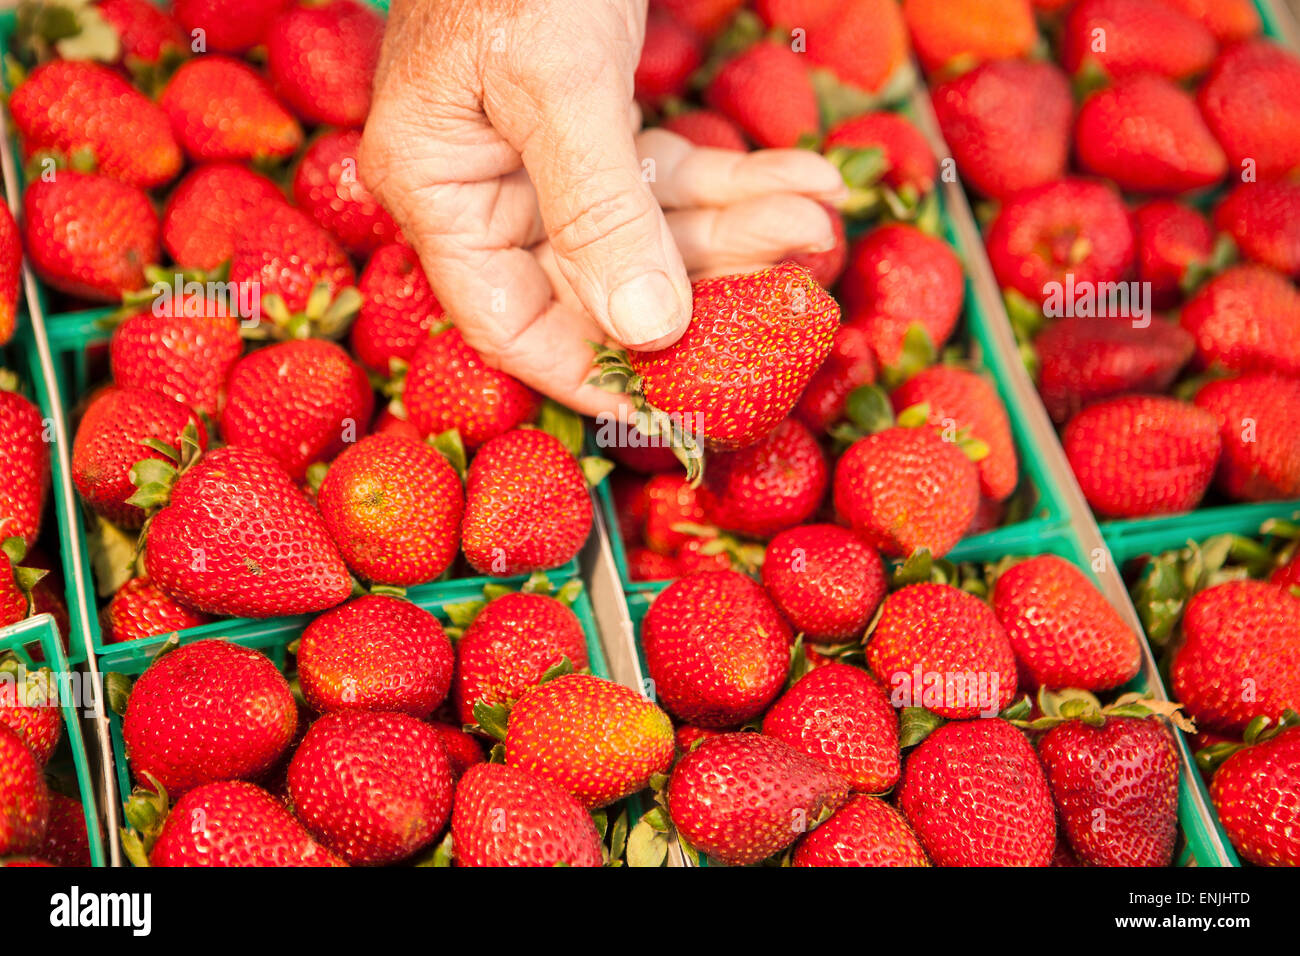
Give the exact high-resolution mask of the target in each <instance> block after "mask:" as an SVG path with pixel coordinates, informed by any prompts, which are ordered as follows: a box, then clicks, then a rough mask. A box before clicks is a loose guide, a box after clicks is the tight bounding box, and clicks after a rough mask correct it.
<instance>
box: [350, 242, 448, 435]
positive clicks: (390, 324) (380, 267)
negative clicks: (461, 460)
mask: <svg viewBox="0 0 1300 956" xmlns="http://www.w3.org/2000/svg"><path fill="white" fill-rule="evenodd" d="M357 290H358V291H359V292H360V293H361V298H362V302H361V310H360V311H359V312H358V313H357V317H356V320H355V321H354V322H353V323H352V333H351V335H352V338H351V341H352V351H353V353H354V354H355V355H356V357H357V361H359V362H360V363H361V364H362V365H363V366H364V367H365V368H366V369H367V370H368V371H371V372H374V373H376V374H377V375H390V374H392V371H393V368H392V364H391V363H392V361H393V359H400V360H401V361H403V362H409V361H410V359H411V356H412V355H414V354H415V350H416V349H417V348H419V347H420V344H421V343H422V342H424V340H425V339H427V338H428V337H429V332H430V331H431V330H432V329H433V327H434V325H435V324H437V322H438V320H439V319H441V318H442V314H443V313H442V306H441V305H440V304H439V303H438V300H437V298H436V297H435V296H434V294H433V289H431V288H430V287H429V280H428V279H427V278H425V275H424V269H423V268H422V267H421V266H420V260H419V259H418V258H417V257H416V255H415V252H414V251H413V250H412V249H411V248H410V247H409V246H405V245H401V244H399V243H390V244H389V245H385V246H381V247H380V248H379V249H376V250H375V253H374V255H372V256H371V257H370V261H369V262H367V263H366V268H365V270H364V271H363V272H362V273H361V278H360V280H359V281H358V282H357ZM462 437H463V436H462Z"/></svg>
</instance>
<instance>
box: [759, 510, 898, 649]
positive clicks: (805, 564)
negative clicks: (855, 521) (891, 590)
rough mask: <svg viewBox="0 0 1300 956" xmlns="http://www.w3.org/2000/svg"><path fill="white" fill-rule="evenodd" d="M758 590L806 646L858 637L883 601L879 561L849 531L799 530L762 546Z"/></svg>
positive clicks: (826, 528)
mask: <svg viewBox="0 0 1300 956" xmlns="http://www.w3.org/2000/svg"><path fill="white" fill-rule="evenodd" d="M763 587H764V588H766V589H767V592H768V594H769V595H771V597H772V600H773V601H774V602H776V606H777V607H778V608H780V609H781V613H782V614H784V615H785V618H786V620H787V621H789V622H790V625H791V627H792V628H793V629H794V630H795V631H796V632H798V633H801V634H803V636H804V640H805V641H813V642H817V643H830V644H833V643H836V642H837V641H843V640H848V639H852V638H856V637H860V636H861V634H862V632H863V631H865V630H866V627H867V624H868V623H870V621H871V617H872V615H873V614H874V613H875V611H876V608H877V607H878V606H879V605H880V601H881V599H882V598H883V597H884V596H885V588H886V581H885V569H884V565H883V564H882V563H881V560H880V556H879V555H878V554H876V552H875V551H874V550H872V549H871V548H870V547H869V546H868V545H867V544H866V542H865V541H863V540H862V539H861V538H860V537H858V535H856V534H855V533H854V532H852V531H850V530H849V529H848V528H842V527H840V526H839V525H833V524H812V525H802V526H800V527H798V528H791V529H789V530H788V531H783V532H781V533H780V534H778V535H777V536H776V537H775V538H773V539H772V542H771V543H770V544H769V545H768V546H767V555H766V557H765V558H764V560H763Z"/></svg>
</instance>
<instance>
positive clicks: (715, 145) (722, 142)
mask: <svg viewBox="0 0 1300 956" xmlns="http://www.w3.org/2000/svg"><path fill="white" fill-rule="evenodd" d="M663 128H664V129H666V130H668V131H669V132H670V133H676V134H677V135H678V136H684V137H685V138H686V139H688V140H690V141H691V142H692V143H694V144H695V145H696V146H708V147H711V148H712V149H734V150H736V151H737V152H740V153H744V152H747V151H748V150H749V144H748V143H746V142H745V134H744V132H742V131H741V129H740V127H739V126H737V125H736V124H735V123H733V122H732V121H731V120H730V119H728V118H727V117H725V116H723V115H722V114H721V113H719V112H718V111H717V110H689V111H687V112H685V113H678V114H677V115H676V116H670V117H669V118H668V119H666V120H664V122H663Z"/></svg>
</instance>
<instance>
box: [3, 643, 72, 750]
mask: <svg viewBox="0 0 1300 956" xmlns="http://www.w3.org/2000/svg"><path fill="white" fill-rule="evenodd" d="M5 678H6V679H5V680H3V681H0V724H4V725H5V726H7V727H8V728H9V729H10V730H12V731H13V732H14V733H16V734H17V735H18V738H19V739H20V740H21V741H22V742H23V743H24V744H26V745H27V749H28V750H30V751H31V752H32V756H33V757H35V758H36V762H37V763H38V764H40V765H41V766H42V767H44V766H45V765H46V764H47V763H49V762H50V757H52V756H54V750H55V748H57V747H58V746H59V741H60V740H62V739H63V713H62V711H61V710H60V709H59V697H58V694H59V691H58V686H57V684H56V683H55V676H54V674H53V672H52V671H50V670H49V669H48V668H42V669H40V670H29V671H25V672H23V671H19V672H17V673H14V672H8V673H6V674H5Z"/></svg>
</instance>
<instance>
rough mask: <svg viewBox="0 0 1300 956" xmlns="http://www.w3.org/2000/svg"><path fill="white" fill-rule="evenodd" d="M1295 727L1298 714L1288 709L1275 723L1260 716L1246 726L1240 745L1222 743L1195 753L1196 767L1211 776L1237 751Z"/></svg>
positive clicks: (1299, 723) (1229, 742)
mask: <svg viewBox="0 0 1300 956" xmlns="http://www.w3.org/2000/svg"><path fill="white" fill-rule="evenodd" d="M1295 726H1300V714H1298V713H1296V712H1295V711H1294V710H1291V709H1289V708H1288V709H1287V710H1285V711H1283V712H1282V719H1281V720H1278V721H1276V722H1274V721H1272V720H1270V719H1269V718H1268V717H1265V716H1263V715H1262V714H1261V715H1260V716H1258V717H1256V718H1255V719H1254V720H1252V721H1251V722H1250V723H1249V724H1247V725H1246V731H1245V733H1244V734H1242V738H1241V743H1233V742H1232V741H1223V742H1221V743H1217V744H1211V745H1210V746H1208V747H1203V748H1202V749H1200V750H1198V751H1197V752H1196V765H1197V766H1198V767H1199V768H1200V769H1201V772H1202V773H1204V774H1205V775H1206V776H1207V777H1208V776H1213V774H1214V771H1216V770H1218V769H1219V767H1220V765H1222V763H1223V762H1224V761H1225V760H1227V759H1228V758H1229V757H1231V756H1232V755H1233V754H1235V753H1236V752H1237V751H1238V750H1244V749H1245V748H1246V747H1252V746H1254V745H1255V744H1262V743H1264V742H1266V741H1269V740H1272V739H1273V738H1274V737H1276V736H1277V735H1278V734H1280V733H1281V732H1282V731H1284V730H1286V729H1287V728H1289V727H1295Z"/></svg>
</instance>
